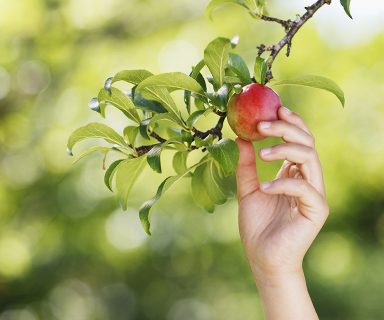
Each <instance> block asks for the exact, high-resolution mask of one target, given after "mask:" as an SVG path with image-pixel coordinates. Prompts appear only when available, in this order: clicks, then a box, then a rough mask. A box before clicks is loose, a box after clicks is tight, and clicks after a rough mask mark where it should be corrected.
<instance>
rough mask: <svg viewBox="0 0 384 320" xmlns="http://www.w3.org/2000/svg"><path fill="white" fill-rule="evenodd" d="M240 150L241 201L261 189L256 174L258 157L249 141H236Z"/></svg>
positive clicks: (238, 175) (239, 190) (239, 197)
mask: <svg viewBox="0 0 384 320" xmlns="http://www.w3.org/2000/svg"><path fill="white" fill-rule="evenodd" d="M236 143H237V145H238V146H239V149H240V159H239V162H238V164H237V172H236V178H237V197H238V200H239V201H240V200H241V199H242V198H244V197H245V196H247V195H248V194H250V193H252V192H255V191H256V190H258V189H259V179H258V177H257V173H256V155H255V150H254V149H253V145H252V143H251V142H249V141H245V140H242V139H240V138H237V139H236Z"/></svg>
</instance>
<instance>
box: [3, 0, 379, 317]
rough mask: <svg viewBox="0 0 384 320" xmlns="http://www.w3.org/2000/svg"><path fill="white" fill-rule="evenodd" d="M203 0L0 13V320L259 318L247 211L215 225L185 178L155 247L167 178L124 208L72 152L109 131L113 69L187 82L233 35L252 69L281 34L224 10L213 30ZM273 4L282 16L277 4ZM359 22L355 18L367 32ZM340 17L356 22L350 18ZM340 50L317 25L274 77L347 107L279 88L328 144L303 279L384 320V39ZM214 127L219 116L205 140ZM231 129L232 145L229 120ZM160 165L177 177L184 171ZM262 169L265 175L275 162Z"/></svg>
mask: <svg viewBox="0 0 384 320" xmlns="http://www.w3.org/2000/svg"><path fill="white" fill-rule="evenodd" d="M271 3H273V1H271ZM205 4H206V1H203V0H201V1H188V0H177V1H176V0H175V1H154V0H146V1H143V0H137V1H133V0H131V1H123V0H114V1H105V0H104V1H102V0H97V1H86V0H81V1H74V0H67V1H59V0H45V1H43V0H23V1H1V2H0V12H1V19H0V30H1V37H0V52H1V54H0V153H1V156H0V310H1V313H0V320H4V319H7V320H8V319H11V320H16V319H23V320H24V319H28V320H29V319H32V320H35V319H44V320H45V319H140V320H141V319H169V320H175V319H188V320H190V319H198V320H205V319H259V318H260V317H261V307H260V303H259V299H258V295H257V292H256V289H255V286H254V284H253V280H252V277H251V274H250V271H249V268H248V266H247V262H246V261H245V257H244V255H243V251H242V248H241V245H240V242H239V239H238V233H237V221H236V214H237V205H236V202H235V201H232V202H229V203H227V204H226V205H224V206H220V207H218V210H217V212H216V213H215V214H214V215H209V214H207V213H205V212H203V211H201V210H200V209H198V208H197V207H196V206H195V205H194V204H193V201H192V199H191V198H190V195H189V194H190V192H189V190H188V189H187V188H189V187H190V186H189V183H187V182H185V183H182V184H180V185H179V186H178V187H177V188H175V189H172V192H169V193H168V195H166V196H164V198H163V199H162V200H160V201H159V203H158V206H157V207H156V208H155V209H154V211H155V212H156V214H154V217H153V221H152V226H153V235H152V237H147V236H146V235H145V233H144V231H143V230H142V229H141V226H140V222H139V219H138V217H137V210H138V207H139V205H140V204H141V203H142V202H143V201H144V200H146V199H148V198H149V197H150V196H152V195H153V194H154V193H155V192H156V188H157V186H158V185H159V183H160V182H161V181H162V180H163V176H160V175H158V177H155V178H154V176H153V174H152V173H151V172H150V171H149V170H147V171H145V172H144V175H143V176H142V177H141V179H140V181H138V183H137V185H136V186H135V187H134V190H133V191H132V195H133V197H132V198H131V200H130V203H128V206H129V208H128V211H127V212H122V211H121V209H120V208H119V206H118V203H117V201H116V199H115V198H113V196H112V193H110V192H109V191H108V190H106V188H105V186H104V183H103V171H102V170H100V166H101V165H102V157H101V156H99V155H96V154H95V155H93V156H91V158H89V159H88V161H83V160H81V161H80V162H78V163H77V164H76V165H74V166H72V164H71V161H72V159H71V158H69V157H67V155H66V153H65V145H66V140H67V137H68V134H69V133H70V132H72V131H73V130H74V129H75V128H77V127H79V126H81V125H84V124H85V123H88V122H94V121H100V118H99V117H98V115H97V114H96V113H93V112H90V111H89V109H88V107H87V102H88V100H89V98H90V97H92V96H93V95H94V92H96V90H98V89H99V88H100V86H102V84H103V82H104V80H105V79H106V78H107V77H108V76H110V75H113V74H115V73H116V72H117V71H119V70H121V69H135V68H146V69H148V70H151V71H153V72H154V73H159V72H172V71H183V72H185V73H188V72H189V70H190V68H191V66H192V65H195V64H196V63H197V62H198V61H199V59H200V58H201V52H202V50H203V48H204V47H205V46H206V45H207V43H208V42H209V41H211V40H212V39H213V38H214V37H217V36H225V37H232V36H233V35H234V34H235V33H238V34H239V35H240V37H241V41H240V43H239V52H241V54H242V56H243V57H245V58H246V60H247V63H248V64H249V66H251V65H252V63H254V61H253V60H254V57H255V50H256V44H258V43H261V42H267V43H269V42H273V41H275V40H277V39H278V38H279V37H280V36H281V35H282V33H281V32H282V31H281V30H280V28H278V26H276V27H275V26H270V25H268V24H266V23H263V22H255V21H254V20H253V19H252V18H251V17H249V16H247V15H246V14H244V12H243V10H242V8H236V7H235V8H233V7H232V8H228V9H223V10H221V11H218V12H216V13H215V15H214V21H213V22H210V21H209V20H208V19H207V18H206V17H204V15H203V12H204V6H205ZM336 6H337V7H339V6H340V5H339V3H335V5H332V6H331V7H329V8H327V9H326V10H325V12H324V13H323V14H324V15H327V12H328V13H330V12H331V11H332V10H337V9H336ZM379 6H380V5H379ZM268 9H269V11H270V13H274V12H279V11H278V6H277V5H276V7H273V6H271V7H269V8H268ZM280 13H281V14H282V15H283V16H284V15H287V14H290V13H287V12H280ZM358 15H359V13H358V12H355V11H354V18H355V19H356V21H358ZM340 19H347V18H346V17H345V14H342V11H341V16H340ZM348 23H353V22H348ZM355 23H358V22H355ZM365 27H367V28H368V26H365V25H361V26H360V28H365ZM330 36H331V35H330ZM331 40H332V39H331ZM332 43H334V42H332V41H330V42H327V41H325V40H324V38H321V37H320V36H319V33H318V31H317V29H315V27H314V24H311V23H309V24H308V25H307V26H305V28H304V29H303V30H302V31H301V33H300V34H299V35H298V36H297V38H295V41H294V44H293V45H294V46H293V51H292V56H291V57H290V58H289V60H287V59H286V58H285V57H283V56H282V57H280V58H279V59H278V61H277V62H276V64H275V70H274V72H275V76H276V77H277V78H280V79H283V78H293V77H296V76H299V75H301V74H307V73H310V74H321V75H324V76H327V77H329V78H332V79H334V80H335V81H337V82H338V83H339V84H340V85H341V87H342V88H343V89H344V90H345V93H346V107H345V109H344V110H343V109H342V108H340V107H339V105H338V102H337V100H336V99H334V98H333V97H332V96H331V95H329V94H328V93H323V92H321V91H316V90H312V89H306V88H295V87H292V88H288V87H287V88H281V89H278V90H279V93H280V95H281V97H282V100H283V101H284V103H285V104H286V105H287V106H289V107H291V108H292V109H294V110H295V111H298V112H300V113H301V114H302V115H303V117H304V118H305V119H306V121H307V122H308V123H309V125H310V127H311V129H312V131H313V132H314V134H315V136H316V139H317V148H318V151H319V155H320V158H321V160H322V163H323V166H324V175H325V180H326V184H327V191H328V200H329V204H330V207H331V216H330V218H329V221H328V223H327V225H326V226H325V228H324V229H323V232H322V233H321V235H320V236H319V237H318V239H317V240H316V241H315V243H314V245H313V247H312V248H311V250H310V252H309V253H308V256H307V258H306V261H305V270H306V274H307V278H308V285H309V288H310V291H311V295H312V297H313V300H314V303H315V305H316V307H317V309H318V311H319V314H320V318H321V319H352V320H354V319H356V320H360V319H377V320H379V319H382V317H383V314H384V307H383V304H382V297H383V296H384V272H383V271H382V270H383V269H384V250H383V246H384V195H383V191H382V190H383V187H384V182H383V181H384V171H383V169H382V168H383V166H384V150H383V146H382V145H383V143H382V142H383V141H384V130H383V129H382V128H383V123H384V90H383V89H384V88H383V85H384V84H383V83H384V74H383V73H384V71H383V70H384V59H383V58H382V52H383V50H384V33H382V34H379V35H377V36H376V37H375V38H373V39H368V40H365V39H362V40H361V42H360V43H358V42H356V43H355V44H353V45H349V46H348V47H343V46H332ZM181 98H182V97H181ZM106 116H107V117H106V120H102V121H104V122H105V123H106V124H109V125H111V126H113V127H114V128H115V129H116V130H120V131H119V132H120V133H121V131H122V129H123V128H124V127H125V125H126V123H124V121H123V120H122V117H121V115H120V113H119V112H118V111H115V110H113V109H112V108H110V109H107V110H106ZM212 121H214V120H213V119H211V118H209V117H207V119H206V123H204V122H202V123H201V126H202V129H204V128H205V126H207V127H209V126H210V125H211V124H212ZM225 130H226V131H225V134H226V135H227V136H231V135H232V137H233V134H232V133H231V132H230V129H229V128H228V126H227V125H226V126H225ZM276 142H277V141H273V140H270V141H266V142H263V143H262V144H260V143H257V144H255V147H256V148H257V149H259V148H260V147H261V146H262V145H266V144H273V143H276ZM78 148H79V149H78V151H81V150H80V149H81V148H82V147H81V146H80V145H79V146H78ZM83 148H84V150H85V148H86V145H83ZM164 157H165V159H164V160H165V161H164V160H163V168H162V169H163V171H164V172H165V173H166V172H167V170H171V166H172V164H171V163H170V161H166V157H167V156H166V154H164ZM258 165H259V166H258V170H259V172H260V175H261V178H262V179H263V180H266V179H271V178H272V177H273V175H274V174H275V172H276V170H277V168H278V165H279V164H263V163H260V162H258Z"/></svg>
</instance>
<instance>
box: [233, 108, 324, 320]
mask: <svg viewBox="0 0 384 320" xmlns="http://www.w3.org/2000/svg"><path fill="white" fill-rule="evenodd" d="M257 130H258V131H259V132H260V133H261V134H262V135H263V136H265V137H280V138H282V139H283V141H284V142H285V143H282V144H280V145H276V146H273V147H271V148H267V149H262V150H260V152H259V156H260V158H261V159H262V160H263V161H267V162H270V161H276V160H285V161H284V163H283V165H282V167H281V169H280V171H279V172H278V174H277V177H276V179H275V180H273V181H271V182H264V183H261V182H260V181H259V179H258V175H257V170H256V161H255V160H256V155H255V151H254V148H253V145H252V143H251V142H248V141H244V140H242V139H240V138H238V139H237V140H236V142H237V144H238V146H239V148H240V160H239V164H238V168H237V189H238V201H239V229H240V236H241V240H242V242H243V245H244V248H245V252H246V255H247V258H248V261H249V264H250V266H251V270H252V273H253V275H254V278H255V281H256V285H257V287H258V290H259V294H260V298H261V302H262V305H263V309H264V314H265V319H266V320H312V319H318V316H317V313H316V311H315V308H314V306H313V303H312V301H311V298H310V296H309V293H308V290H307V286H306V282H305V277H304V273H303V269H302V262H303V258H304V256H305V254H306V252H307V250H308V249H309V247H310V245H311V244H312V242H313V240H314V239H315V237H316V236H317V234H318V233H319V231H320V229H321V228H322V226H323V225H324V223H325V221H326V219H327V217H328V214H329V209H328V205H327V201H326V196H325V188H324V182H323V174H322V168H321V164H320V161H319V158H318V155H317V152H316V150H315V143H314V138H313V136H312V134H311V132H310V130H309V129H308V127H307V125H306V124H305V122H304V121H303V119H302V118H301V117H300V116H299V115H298V114H296V113H294V112H291V111H290V110H288V109H287V108H284V107H281V108H280V109H279V110H278V120H277V121H272V122H261V123H259V124H258V127H257Z"/></svg>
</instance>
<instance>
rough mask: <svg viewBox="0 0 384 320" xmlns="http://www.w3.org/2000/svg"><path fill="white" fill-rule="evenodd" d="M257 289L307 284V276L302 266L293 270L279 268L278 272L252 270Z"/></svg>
mask: <svg viewBox="0 0 384 320" xmlns="http://www.w3.org/2000/svg"><path fill="white" fill-rule="evenodd" d="M252 273H253V275H254V278H255V282H256V285H257V287H258V288H259V290H260V289H263V288H268V287H269V288H278V287H282V286H285V285H289V284H292V283H294V282H303V281H304V282H305V276H304V271H303V268H302V266H301V265H300V266H297V267H292V268H279V269H278V270H277V269H275V270H260V269H258V268H254V267H253V268H252Z"/></svg>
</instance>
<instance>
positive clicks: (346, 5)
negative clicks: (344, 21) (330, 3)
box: [340, 0, 353, 19]
mask: <svg viewBox="0 0 384 320" xmlns="http://www.w3.org/2000/svg"><path fill="white" fill-rule="evenodd" d="M340 3H341V5H342V6H343V8H344V11H345V13H346V14H347V15H348V16H349V17H350V18H351V19H353V18H352V15H351V11H350V9H349V6H350V5H351V0H340Z"/></svg>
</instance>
